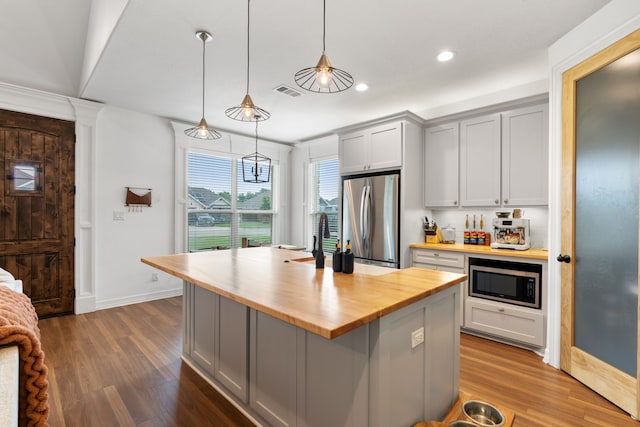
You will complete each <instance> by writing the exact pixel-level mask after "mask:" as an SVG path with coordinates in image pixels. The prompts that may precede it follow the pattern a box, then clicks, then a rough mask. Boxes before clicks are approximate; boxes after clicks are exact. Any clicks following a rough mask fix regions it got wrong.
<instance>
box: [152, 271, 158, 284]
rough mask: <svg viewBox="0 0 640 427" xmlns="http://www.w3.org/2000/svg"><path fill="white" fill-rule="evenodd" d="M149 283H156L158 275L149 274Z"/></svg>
mask: <svg viewBox="0 0 640 427" xmlns="http://www.w3.org/2000/svg"><path fill="white" fill-rule="evenodd" d="M151 281H152V282H157V281H158V273H151Z"/></svg>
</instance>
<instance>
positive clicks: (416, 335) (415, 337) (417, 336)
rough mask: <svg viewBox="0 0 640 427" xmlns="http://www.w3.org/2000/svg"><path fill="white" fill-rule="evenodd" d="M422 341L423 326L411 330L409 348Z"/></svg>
mask: <svg viewBox="0 0 640 427" xmlns="http://www.w3.org/2000/svg"><path fill="white" fill-rule="evenodd" d="M423 342H424V328H420V329H416V330H415V331H413V332H411V348H416V347H417V346H419V345H420V344H422V343H423Z"/></svg>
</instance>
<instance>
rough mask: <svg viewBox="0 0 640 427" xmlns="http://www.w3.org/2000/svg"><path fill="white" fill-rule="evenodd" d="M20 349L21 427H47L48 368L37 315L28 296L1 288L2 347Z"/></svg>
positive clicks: (19, 417)
mask: <svg viewBox="0 0 640 427" xmlns="http://www.w3.org/2000/svg"><path fill="white" fill-rule="evenodd" d="M3 345H17V346H18V350H19V353H20V366H21V369H20V395H19V397H18V398H19V402H20V409H19V414H18V419H19V423H20V425H21V426H24V425H26V426H48V425H49V424H48V423H47V417H48V416H49V403H48V398H49V395H48V393H47V389H48V388H49V382H48V381H47V367H46V366H45V364H44V353H43V352H42V348H41V347H40V329H38V315H37V314H36V310H35V309H34V308H33V305H32V304H31V300H30V299H29V297H27V296H26V295H25V294H22V293H18V292H14V291H12V290H10V289H9V288H6V287H4V286H0V346H3Z"/></svg>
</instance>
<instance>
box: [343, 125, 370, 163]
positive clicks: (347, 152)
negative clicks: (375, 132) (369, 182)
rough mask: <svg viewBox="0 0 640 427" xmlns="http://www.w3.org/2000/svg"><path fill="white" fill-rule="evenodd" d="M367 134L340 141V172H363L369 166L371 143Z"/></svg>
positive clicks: (345, 137)
mask: <svg viewBox="0 0 640 427" xmlns="http://www.w3.org/2000/svg"><path fill="white" fill-rule="evenodd" d="M368 139H369V138H368V134H366V133H365V132H359V133H354V134H350V135H346V136H344V137H343V138H341V139H340V172H341V173H348V172H362V171H365V170H367V166H368V165H369V141H368Z"/></svg>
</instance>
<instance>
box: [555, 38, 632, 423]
mask: <svg viewBox="0 0 640 427" xmlns="http://www.w3.org/2000/svg"><path fill="white" fill-rule="evenodd" d="M639 48H640V30H636V31H634V32H633V33H631V34H629V35H628V36H626V37H624V38H622V39H620V40H619V41H617V42H615V43H613V44H612V45H610V46H609V47H607V48H605V49H603V50H601V51H600V52H598V53H596V54H595V55H593V56H591V57H590V58H588V59H586V60H584V61H582V62H581V63H579V64H577V65H576V66H574V67H573V68H571V69H569V70H567V71H566V72H565V73H564V74H563V79H562V175H561V182H562V193H561V194H562V196H561V206H562V207H561V222H562V238H561V252H562V254H568V255H570V256H571V257H572V258H573V257H574V254H575V239H574V237H575V228H574V221H573V218H574V215H575V184H576V182H575V165H576V162H575V144H576V140H575V123H576V85H577V81H578V80H580V79H581V78H583V77H585V76H587V75H589V74H591V73H593V72H595V71H597V70H599V69H601V68H603V67H605V66H606V65H608V64H610V63H612V62H614V61H615V60H617V59H619V58H621V57H623V56H625V55H627V54H628V53H631V52H633V51H635V50H637V49H639ZM639 240H640V236H639ZM639 261H640V260H639ZM639 263H640V262H639ZM560 274H561V321H560V325H561V326H560V331H561V332H560V336H561V345H560V367H561V369H562V370H564V371H566V372H567V373H569V374H570V375H572V376H573V377H575V378H577V379H578V380H580V381H582V382H584V383H587V382H591V383H592V384H590V385H589V387H591V388H593V389H594V390H595V391H596V392H598V393H600V394H602V395H603V396H605V397H606V398H607V399H610V400H611V401H612V402H613V403H615V404H616V405H618V406H620V407H621V408H622V409H624V410H625V411H627V412H629V413H630V414H632V415H634V416H636V417H638V416H640V413H639V412H640V410H639V408H640V400H639V397H640V382H639V381H638V379H637V377H635V378H634V377H632V376H630V375H628V374H625V373H623V372H620V371H619V370H618V369H616V368H614V367H612V366H610V365H608V364H606V363H604V362H602V361H600V360H598V359H596V358H595V357H593V356H591V355H589V354H588V353H586V352H584V351H582V350H580V349H578V348H576V347H575V346H574V344H575V336H574V294H573V282H574V275H575V264H574V263H573V262H571V263H569V264H566V263H563V264H562V266H561V267H560ZM638 281H639V283H640V277H639V278H638ZM638 318H639V319H640V305H639V307H638ZM638 331H639V333H638V342H639V343H640V327H639V328H638ZM638 347H639V348H640V345H639V346H638ZM637 359H638V360H640V354H639V356H638V357H637ZM594 371H597V372H599V373H601V374H602V378H603V380H598V381H596V382H595V383H594V384H593V376H594V374H593V372H594ZM637 372H640V364H639V365H638V366H637ZM636 375H637V374H636ZM587 378H588V379H589V381H587ZM604 378H606V380H604Z"/></svg>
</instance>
